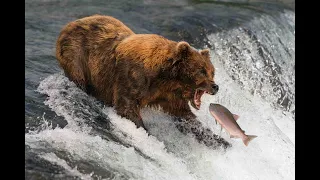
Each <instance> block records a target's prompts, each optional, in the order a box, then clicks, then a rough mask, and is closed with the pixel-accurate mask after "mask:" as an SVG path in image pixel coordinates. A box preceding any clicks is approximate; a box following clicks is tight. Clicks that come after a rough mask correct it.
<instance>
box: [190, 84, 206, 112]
mask: <svg viewBox="0 0 320 180" xmlns="http://www.w3.org/2000/svg"><path fill="white" fill-rule="evenodd" d="M205 92H206V91H203V90H200V89H196V90H195V92H194V95H193V100H191V105H192V107H193V108H195V109H197V110H199V109H200V106H201V97H202V95H203V94H204V93H205Z"/></svg>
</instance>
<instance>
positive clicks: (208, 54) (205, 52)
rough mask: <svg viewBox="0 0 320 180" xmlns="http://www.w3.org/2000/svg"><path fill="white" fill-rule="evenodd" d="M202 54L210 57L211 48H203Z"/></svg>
mask: <svg viewBox="0 0 320 180" xmlns="http://www.w3.org/2000/svg"><path fill="white" fill-rule="evenodd" d="M200 54H201V55H202V56H205V57H210V50H209V49H203V50H201V51H200Z"/></svg>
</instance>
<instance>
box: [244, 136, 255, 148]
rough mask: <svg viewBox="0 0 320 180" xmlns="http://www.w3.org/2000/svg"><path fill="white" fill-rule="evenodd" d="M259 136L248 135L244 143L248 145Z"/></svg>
mask: <svg viewBox="0 0 320 180" xmlns="http://www.w3.org/2000/svg"><path fill="white" fill-rule="evenodd" d="M256 137H258V136H255V135H247V138H245V139H243V143H244V145H246V146H248V144H249V142H250V141H251V140H252V139H254V138H256Z"/></svg>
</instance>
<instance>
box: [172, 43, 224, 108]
mask: <svg viewBox="0 0 320 180" xmlns="http://www.w3.org/2000/svg"><path fill="white" fill-rule="evenodd" d="M171 61H172V70H174V71H176V78H177V79H178V80H179V81H180V82H181V83H182V86H183V89H182V97H183V98H185V99H187V100H189V101H190V102H191V105H192V106H193V107H194V108H195V109H199V108H200V105H201V97H202V95H203V94H204V93H207V94H210V95H215V94H216V93H217V92H218V90H219V86H218V85H217V84H216V83H215V81H214V75H215V74H214V73H215V68H214V66H213V64H212V63H211V61H210V54H209V50H208V49H204V50H200V51H197V50H196V49H194V48H192V47H191V46H190V45H189V44H188V43H187V42H184V41H182V42H179V43H177V45H176V49H175V53H174V55H173V58H172V59H171Z"/></svg>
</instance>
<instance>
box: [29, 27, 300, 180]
mask: <svg viewBox="0 0 320 180" xmlns="http://www.w3.org/2000/svg"><path fill="white" fill-rule="evenodd" d="M239 31H241V30H231V31H230V32H226V33H231V34H232V33H238V34H237V35H241V33H239ZM220 35H221V34H220ZM229 35H230V34H229ZM218 36H219V34H218V35H212V36H211V37H210V38H211V40H212V41H215V40H216V38H217V37H218ZM221 36H222V35H221ZM219 37H220V36H219ZM241 38H242V40H246V39H245V38H246V37H245V36H241ZM228 40H230V39H228ZM248 41H249V40H248ZM229 42H230V41H229ZM215 43H216V44H215V46H216V50H215V51H217V54H216V55H213V57H212V62H213V64H214V65H215V67H216V82H217V83H218V84H219V86H220V90H219V93H218V94H217V95H215V96H210V95H204V96H203V97H202V105H201V109H200V110H198V111H196V110H193V112H194V113H195V114H196V115H197V116H198V119H199V120H200V121H201V122H202V123H203V125H204V126H206V127H208V128H210V129H212V130H213V131H214V132H216V133H217V134H219V133H220V127H219V126H218V125H216V124H215V122H214V119H213V117H212V116H211V115H210V114H209V111H208V107H209V104H210V103H212V102H213V103H220V104H223V105H224V106H226V107H227V108H229V109H230V111H231V112H233V113H235V114H238V115H239V116H240V118H239V120H238V121H237V122H238V123H239V125H240V127H241V128H242V129H243V130H245V131H246V134H248V135H257V136H258V137H257V138H255V139H254V140H253V141H251V142H250V144H249V146H247V147H246V146H245V145H244V144H243V142H242V141H241V140H240V139H230V138H229V136H228V135H227V133H226V132H225V131H222V132H221V136H222V137H224V138H225V139H226V140H228V141H229V142H231V143H232V145H233V146H232V147H231V148H229V149H227V151H226V152H224V151H222V150H219V149H217V150H212V149H210V148H208V147H206V146H205V145H202V144H199V143H198V142H197V141H196V140H195V139H194V138H193V137H192V136H191V135H190V136H188V135H187V136H186V135H183V134H182V133H180V132H179V131H178V130H177V129H176V128H175V125H174V124H173V121H172V118H171V117H170V116H169V115H167V114H165V113H163V112H162V111H161V110H160V109H150V108H145V109H143V111H142V118H143V121H144V122H145V125H146V127H147V128H148V129H149V134H150V135H148V134H147V132H146V131H145V130H143V129H141V128H140V129H137V128H136V127H135V126H134V124H133V123H132V122H131V121H129V120H127V119H124V118H121V117H119V116H118V115H116V113H115V112H114V109H113V108H109V107H104V108H100V110H101V113H104V114H105V115H106V116H107V117H109V118H110V123H111V125H110V126H111V128H110V130H107V131H108V132H109V133H111V134H112V135H114V136H115V137H117V138H118V139H119V140H120V141H119V142H116V141H112V140H107V139H105V138H104V137H103V134H101V133H97V132H96V131H94V128H93V127H92V126H90V122H92V121H93V118H92V117H93V116H95V113H96V112H95V111H93V110H91V109H94V108H98V109H99V106H98V105H97V104H98V103H97V102H96V100H95V99H94V98H92V97H89V96H88V95H87V94H85V93H84V92H82V91H81V90H79V89H78V88H76V86H75V85H74V83H72V82H70V81H69V80H68V79H67V78H66V77H65V76H64V75H63V74H54V75H51V76H49V77H48V78H46V79H44V80H43V81H42V82H41V83H40V86H39V88H38V91H39V92H40V93H42V94H46V95H48V99H47V100H46V101H45V104H46V105H48V106H49V107H50V108H51V109H52V110H53V111H55V112H56V113H57V115H59V116H62V117H64V118H65V119H66V121H67V122H68V125H67V126H65V127H64V128H59V127H57V128H52V127H50V126H48V125H46V124H45V123H44V125H43V126H42V128H41V129H39V130H38V131H35V132H30V133H27V134H26V135H25V141H26V144H27V145H28V146H30V148H31V149H47V148H48V147H50V148H53V149H54V150H56V151H63V152H66V153H68V154H70V156H71V157H72V159H73V160H74V161H87V162H94V163H95V164H96V166H97V168H101V169H104V170H105V171H108V172H110V173H111V174H112V175H111V178H112V179H150V180H154V179H170V180H171V179H201V180H202V179H203V180H208V179H218V180H238V179H243V180H257V179H259V180H269V179H273V180H280V179H281V180H283V179H285V180H292V179H294V178H295V177H294V172H295V136H294V132H295V131H294V119H293V116H291V115H288V114H287V113H285V112H284V111H283V110H282V109H279V108H277V107H276V106H274V99H273V97H276V96H275V95H274V93H273V91H272V89H273V88H274V87H273V86H272V85H270V86H269V85H268V84H267V85H266V87H265V88H261V89H258V90H259V91H260V93H259V94H258V95H257V94H256V93H251V92H250V89H252V88H253V87H254V86H251V83H258V84H259V83H260V82H256V81H257V79H258V78H251V79H241V81H242V82H245V83H246V84H245V86H243V85H241V84H239V82H238V81H235V80H233V75H234V74H235V75H236V76H239V77H242V76H244V75H245V74H244V73H239V72H238V71H235V72H233V73H234V74H233V75H230V71H228V70H229V67H230V66H229V65H230V64H227V65H226V63H228V62H229V63H230V62H231V60H230V59H229V60H226V61H224V62H223V61H222V60H221V59H223V58H225V59H227V58H228V54H224V53H222V50H221V49H219V47H221V45H222V43H223V42H222V41H215ZM248 44H251V45H252V44H253V45H254V42H253V43H248ZM251 50H252V51H253V50H254V47H253V48H252V49H251ZM213 52H214V51H213ZM255 55H256V54H254V55H253V56H255ZM247 58H250V57H249V56H247ZM217 59H218V60H217ZM219 59H220V60H219ZM246 60H247V59H246V56H245V57H243V61H246ZM249 63H251V61H250V62H249ZM276 63H277V62H276ZM293 63H294V62H293ZM280 64H281V63H280ZM291 64H292V62H290V63H289V67H292V66H291ZM240 65H241V68H242V69H244V70H247V71H254V72H256V73H257V74H258V75H259V78H265V76H266V75H265V74H264V73H262V72H260V71H258V70H256V69H251V68H250V67H249V65H247V64H245V63H242V64H240ZM279 66H280V68H281V69H282V71H285V72H286V71H287V69H286V67H287V66H288V63H283V64H282V65H279ZM287 73H289V74H290V73H291V72H287ZM291 75H294V74H291ZM288 77H289V76H287V75H286V74H283V75H282V77H281V78H280V79H285V80H287V79H288ZM285 80H283V81H285ZM251 81H253V82H251ZM290 83H291V82H290ZM290 83H288V84H289V85H288V88H290V87H291V84H290ZM293 83H294V81H293ZM293 91H294V89H293ZM293 93H294V92H293ZM266 97H271V98H266ZM79 99H80V100H79ZM82 100H84V101H86V102H87V104H86V103H83V102H82ZM77 104H78V106H76V105H77ZM88 104H90V105H88ZM292 104H293V105H292V106H294V100H293V99H292ZM79 107H81V109H79ZM39 157H41V158H43V159H45V160H47V161H49V162H51V163H54V164H56V165H58V166H61V167H63V168H64V169H66V172H67V173H68V174H70V175H72V176H75V177H79V178H81V179H92V178H93V175H94V174H96V173H98V172H96V171H95V170H93V171H92V172H89V173H85V172H83V171H81V170H80V169H79V168H78V167H74V166H73V165H70V164H68V160H67V159H65V158H63V157H61V156H58V155H57V154H55V153H53V152H49V153H41V154H39ZM100 178H101V177H100Z"/></svg>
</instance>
